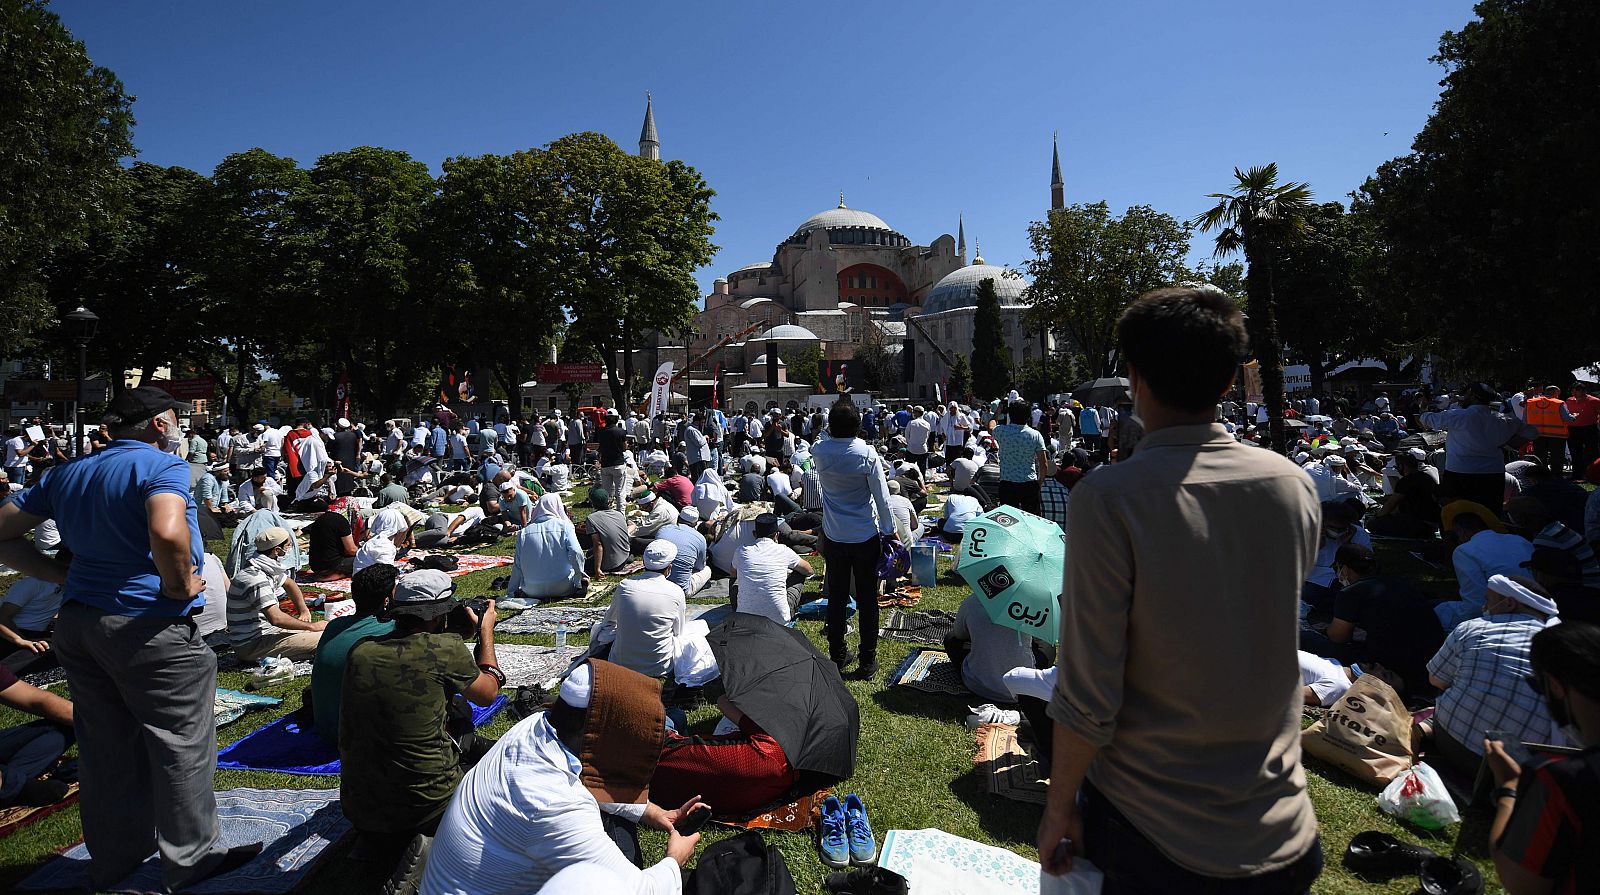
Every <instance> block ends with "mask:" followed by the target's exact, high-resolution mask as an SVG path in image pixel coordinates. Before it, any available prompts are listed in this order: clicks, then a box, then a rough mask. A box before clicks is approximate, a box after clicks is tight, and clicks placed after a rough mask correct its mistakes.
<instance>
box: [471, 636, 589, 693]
mask: <svg viewBox="0 0 1600 895" xmlns="http://www.w3.org/2000/svg"><path fill="white" fill-rule="evenodd" d="M588 651H589V648H588V647H587V646H563V647H554V646H529V645H527V644H522V643H506V644H495V648H494V654H495V658H496V659H498V660H500V670H501V671H502V672H504V673H505V676H506V686H507V687H542V686H544V685H545V683H547V682H548V681H550V680H552V679H553V678H557V677H560V676H561V675H563V674H565V673H566V671H567V668H569V667H570V666H571V665H572V662H573V660H574V659H577V658H578V657H579V656H582V655H585V654H586V653H588Z"/></svg>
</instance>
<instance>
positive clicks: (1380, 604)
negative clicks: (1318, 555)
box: [1300, 544, 1444, 692]
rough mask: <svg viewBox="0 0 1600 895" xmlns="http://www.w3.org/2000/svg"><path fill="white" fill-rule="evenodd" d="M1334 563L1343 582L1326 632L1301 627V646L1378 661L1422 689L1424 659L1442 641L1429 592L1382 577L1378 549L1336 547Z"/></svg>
mask: <svg viewBox="0 0 1600 895" xmlns="http://www.w3.org/2000/svg"><path fill="white" fill-rule="evenodd" d="M1333 568H1334V573H1335V574H1336V575H1338V580H1339V581H1340V583H1342V584H1343V585H1344V586H1343V588H1341V589H1340V590H1339V591H1337V592H1336V593H1335V594H1334V596H1333V607H1332V611H1333V622H1332V623H1331V624H1329V625H1328V632H1327V634H1319V633H1317V632H1315V631H1301V632H1300V649H1302V650H1304V651H1306V652H1311V653H1315V654H1317V655H1319V656H1323V657H1325V658H1329V659H1337V660H1338V661H1340V662H1343V663H1345V664H1349V663H1352V662H1361V663H1363V664H1370V663H1374V662H1376V663H1378V664H1380V665H1383V666H1385V667H1386V668H1389V669H1392V670H1393V671H1394V672H1396V673H1397V674H1398V675H1399V676H1400V678H1401V679H1402V682H1403V686H1404V687H1411V688H1413V689H1418V690H1420V689H1421V688H1422V682H1423V681H1425V680H1427V678H1428V674H1427V663H1428V660H1429V659H1430V658H1432V657H1433V654H1434V653H1436V652H1438V651H1439V645H1440V644H1441V643H1443V642H1444V630H1443V629H1442V628H1440V627H1439V617H1438V616H1437V615H1434V612H1433V606H1432V604H1431V602H1430V601H1429V599H1428V598H1427V596H1426V595H1424V594H1423V593H1422V592H1421V591H1419V590H1417V589H1416V588H1415V587H1412V586H1411V585H1410V584H1409V583H1407V582H1405V581H1403V580H1401V579H1398V578H1387V577H1380V576H1379V575H1378V560H1377V557H1376V555H1375V554H1374V553H1373V552H1372V549H1371V548H1370V547H1363V546H1361V545H1360V544H1346V545H1344V546H1343V547H1340V548H1339V551H1338V553H1337V554H1336V555H1335V556H1334V560H1333ZM1357 628H1360V629H1361V630H1363V631H1366V632H1367V639H1366V640H1365V641H1357V640H1356V639H1355V632H1356V629H1357ZM1395 689H1397V690H1401V692H1404V690H1403V688H1402V687H1396V688H1395Z"/></svg>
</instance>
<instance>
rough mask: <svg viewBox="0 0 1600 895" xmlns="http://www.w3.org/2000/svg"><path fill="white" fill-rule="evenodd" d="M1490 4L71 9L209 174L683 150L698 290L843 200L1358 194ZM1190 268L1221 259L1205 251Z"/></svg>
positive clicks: (1006, 205) (106, 61) (166, 130)
mask: <svg viewBox="0 0 1600 895" xmlns="http://www.w3.org/2000/svg"><path fill="white" fill-rule="evenodd" d="M1471 7H1472V4H1471V3H1470V2H1468V0H1417V2H1407V3H1396V2H1393V0H1385V2H1373V0H1350V2H1343V3H1324V4H1311V3H1284V2H1281V0H1280V2H1227V3H1221V2H1209V3H1201V2H1184V0H1162V2H1155V0H1135V2H1119V3H1099V2H1087V0H1075V2H1072V0H1061V2H1025V3H1024V2H1018V3H962V4H956V3H945V2H926V3H916V4H913V3H889V2H879V3H860V2H857V3H834V2H805V3H784V4H777V3H766V2H760V0H746V2H742V3H739V2H728V3H722V2H718V3H709V2H708V3H689V2H681V0H680V2H675V3H659V2H655V3H646V2H630V3H599V2H595V3H554V2H531V0H530V2H503V0H501V2H469V3H443V2H437V0H432V2H417V0H388V2H370V0H360V2H356V0H339V2H327V0H323V2H300V0H294V2H291V0H281V2H270V3H248V4H247V3H233V2H218V0H201V2H196V0H171V2H138V3H133V2H121V3H119V2H108V0H58V2H55V3H53V4H52V6H51V8H52V9H54V10H55V11H56V12H57V13H58V14H59V15H60V16H61V17H62V19H63V20H64V21H65V22H66V24H67V26H68V27H69V28H71V29H72V31H73V33H74V34H75V35H77V36H78V38H79V39H81V40H83V41H84V42H85V43H86V44H87V45H88V48H89V52H90V55H91V56H92V57H93V58H94V59H95V61H96V62H98V63H100V64H102V65H106V66H109V67H111V68H112V69H113V70H115V71H116V72H117V74H118V75H120V76H121V77H122V79H123V81H124V82H125V83H126V84H127V86H128V90H129V91H130V92H131V93H133V94H134V95H136V96H137V97H138V101H137V103H136V104H135V106H134V111H135V114H136V116H137V117H138V121H139V123H138V128H137V130H136V132H135V142H136V144H137V145H138V147H139V150H140V158H141V159H143V160H145V161H149V162H152V163H156V164H162V165H184V166H187V167H190V168H194V169H197V170H200V171H204V172H208V173H209V172H210V171H211V169H212V168H213V167H215V165H216V163H217V162H218V161H220V160H221V159H222V157H223V156H225V155H227V154H228V153H230V152H234V151H239V150H243V149H248V148H250V147H252V146H262V147H264V148H266V149H268V150H270V151H272V152H276V153H280V154H283V155H288V156H292V157H294V158H296V159H298V160H299V161H300V163H301V164H303V165H307V166H309V165H310V164H311V163H312V162H314V161H315V160H316V158H317V156H319V155H321V154H323V153H327V152H333V151H338V150H342V149H347V148H350V147H352V146H358V145H377V146H385V147H390V148H394V149H401V150H405V151H407V152H409V153H411V154H412V155H413V156H414V157H416V158H418V159H420V160H422V161H424V162H427V163H428V164H429V165H430V166H432V167H433V168H434V170H435V172H437V171H438V166H439V163H440V162H441V161H442V160H443V159H445V158H447V157H449V156H452V155H476V154H481V153H487V152H510V151H513V150H517V149H524V148H528V147H532V146H539V145H543V144H544V143H547V142H549V141H550V140H552V139H555V138H556V137H559V136H561V135H563V134H567V133H571V132H574V131H582V130H594V131H599V132H602V133H605V134H607V135H609V136H610V137H611V138H612V139H614V140H616V141H617V142H618V143H619V144H621V145H622V146H623V147H625V148H628V149H630V150H632V149H634V148H635V147H636V146H637V142H638V136H639V126H640V123H641V120H642V115H643V111H644V94H645V91H647V90H648V91H651V92H652V93H653V94H654V96H655V100H656V120H657V123H658V125H659V129H660V134H661V142H662V154H663V156H664V157H668V158H678V159H683V160H684V161H686V162H688V163H690V164H692V165H694V166H695V167H697V168H698V169H699V170H700V171H701V172H702V173H703V174H704V175H705V177H706V179H707V180H708V181H709V182H710V184H711V186H712V187H713V188H714V189H715V190H716V191H717V193H718V195H717V197H716V199H715V200H714V203H713V207H714V209H715V210H716V211H717V213H718V214H720V215H721V217H722V220H721V221H720V223H719V224H718V227H717V234H716V237H715V242H716V243H717V244H718V245H720V246H721V247H722V250H721V252H720V253H719V254H718V256H717V258H716V260H715V262H714V263H713V264H712V265H711V266H710V267H708V268H706V269H704V270H702V271H700V273H699V279H700V282H701V285H702V286H703V287H705V289H706V290H709V287H710V284H711V281H712V279H714V278H715V277H717V276H719V275H722V274H724V273H726V272H728V271H731V270H733V269H735V268H737V267H740V266H742V265H744V264H748V263H750V262H754V261H766V260H770V259H771V257H772V251H773V248H774V246H775V245H776V244H777V243H778V242H780V241H781V240H783V239H784V238H785V237H787V236H788V235H789V234H790V233H792V232H793V230H794V229H795V227H796V226H797V225H798V224H799V223H800V222H801V221H803V220H804V219H805V218H807V217H809V216H810V215H812V214H814V213H815V212H818V211H821V210H823V209H826V208H831V207H833V206H834V205H836V204H837V202H838V194H839V192H840V191H843V192H844V195H845V202H846V204H848V205H850V206H851V207H853V208H862V209H865V210H868V211H871V212H873V213H875V214H877V215H879V216H880V217H882V218H884V219H885V220H887V221H888V222H889V224H890V225H891V226H893V227H895V228H896V229H898V230H899V231H901V232H902V233H904V234H906V235H907V236H909V237H911V239H912V240H913V241H915V242H917V243H918V244H923V245H926V244H927V243H928V242H930V241H932V240H933V239H934V238H936V237H937V236H939V235H940V234H942V233H952V234H953V233H954V232H955V229H956V220H957V215H958V214H964V215H965V218H966V228H967V238H968V241H969V250H970V243H971V242H973V241H977V242H979V243H981V245H982V248H983V254H984V256H985V258H986V259H987V260H988V261H989V262H990V263H992V264H1007V265H1012V266H1016V265H1019V264H1021V263H1022V262H1023V261H1025V260H1026V259H1027V257H1028V246H1027V226H1028V223H1029V222H1030V221H1034V220H1038V219H1039V218H1040V217H1042V215H1043V213H1044V211H1045V209H1047V208H1048V206H1049V200H1050V192H1049V162H1050V135H1051V132H1052V131H1058V132H1059V133H1060V140H1061V154H1062V157H1061V160H1062V165H1063V168H1064V170H1065V174H1066V183H1067V189H1066V194H1067V201H1068V202H1089V201H1098V200H1102V199H1104V200H1106V201H1108V202H1109V203H1110V204H1111V206H1112V208H1113V209H1116V210H1120V209H1122V208H1125V207H1127V206H1129V205H1134V204H1148V205H1152V206H1154V207H1156V208H1157V209H1159V210H1162V211H1165V212H1168V213H1170V214H1172V215H1174V216H1177V217H1179V218H1184V217H1188V216H1190V215H1192V214H1194V213H1195V212H1197V211H1199V210H1201V209H1202V208H1204V207H1205V206H1206V204H1207V203H1206V200H1205V198H1204V196H1205V194H1206V193H1209V192H1217V191H1220V190H1223V189H1225V188H1226V187H1227V186H1228V184H1229V182H1230V181H1231V172H1232V169H1233V166H1235V165H1239V166H1246V165H1251V164H1260V163H1265V162H1269V161H1276V162H1277V163H1278V166H1279V169H1280V171H1281V172H1282V175H1283V176H1284V177H1285V178H1287V179H1293V180H1304V181H1308V182H1310V184H1311V185H1312V187H1313V189H1314V190H1315V192H1316V194H1317V196H1318V197H1319V199H1325V200H1332V199H1339V200H1342V199H1343V198H1344V196H1345V194H1346V193H1348V192H1349V191H1350V190H1352V189H1353V188H1355V187H1356V186H1357V185H1359V184H1360V183H1361V181H1362V180H1363V179H1364V178H1365V177H1366V176H1367V175H1368V174H1370V173H1371V172H1372V171H1373V169H1374V168H1375V167H1376V166H1377V165H1378V164H1379V163H1381V162H1383V161H1384V160H1386V159H1389V158H1392V157H1394V156H1396V155H1400V154H1403V153H1404V152H1406V151H1407V150H1408V148H1409V146H1410V142H1411V139H1412V137H1413V136H1414V135H1415V134H1416V132H1417V129H1418V128H1419V127H1420V126H1421V125H1422V123H1423V122H1424V121H1425V120H1426V118H1427V115H1428V112H1429V110H1430V109H1431V107H1432V104H1433V102H1434V100H1435V99H1436V98H1437V97H1438V91H1439V87H1438V82H1439V79H1440V78H1441V77H1442V75H1443V70H1442V69H1441V68H1439V67H1438V66H1436V65H1434V64H1432V63H1430V62H1429V61H1428V60H1429V57H1430V56H1432V55H1433V53H1434V52H1435V51H1436V49H1437V46H1438V39H1439V35H1440V34H1441V33H1443V32H1444V31H1446V30H1451V29H1456V28H1459V27H1461V26H1462V25H1463V24H1465V23H1466V22H1467V21H1469V20H1470V19H1471V17H1472V11H1471ZM1195 243H1196V248H1195V252H1194V257H1195V258H1196V259H1197V260H1198V259H1201V258H1206V257H1209V255H1210V249H1209V239H1208V238H1207V237H1198V236H1197V238H1196V241H1195Z"/></svg>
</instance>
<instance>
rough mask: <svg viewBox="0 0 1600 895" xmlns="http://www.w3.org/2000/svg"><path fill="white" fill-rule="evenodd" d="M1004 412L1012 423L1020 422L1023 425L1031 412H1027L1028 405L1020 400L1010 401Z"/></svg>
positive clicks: (1030, 416) (1029, 417)
mask: <svg viewBox="0 0 1600 895" xmlns="http://www.w3.org/2000/svg"><path fill="white" fill-rule="evenodd" d="M1006 414H1007V415H1009V416H1010V417H1011V421H1012V422H1013V423H1022V424H1024V425H1025V424H1027V422H1028V420H1029V419H1031V418H1032V414H1030V413H1028V405H1026V404H1024V403H1022V402H1021V401H1012V402H1011V404H1010V405H1009V406H1007V407H1006Z"/></svg>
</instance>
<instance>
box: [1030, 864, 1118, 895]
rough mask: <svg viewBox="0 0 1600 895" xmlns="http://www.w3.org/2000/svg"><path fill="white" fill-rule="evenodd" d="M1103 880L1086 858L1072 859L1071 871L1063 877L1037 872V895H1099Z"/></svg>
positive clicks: (1098, 870) (1103, 877)
mask: <svg viewBox="0 0 1600 895" xmlns="http://www.w3.org/2000/svg"><path fill="white" fill-rule="evenodd" d="M1105 879H1106V876H1105V874H1103V873H1101V872H1100V868H1098V867H1096V866H1094V865H1093V864H1091V863H1089V859H1088V858H1073V859H1072V871H1071V872H1070V873H1067V874H1066V875H1064V876H1054V875H1052V874H1049V873H1045V872H1044V871H1043V870H1040V871H1039V895H1100V889H1101V888H1102V887H1103V886H1104V885H1105Z"/></svg>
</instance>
